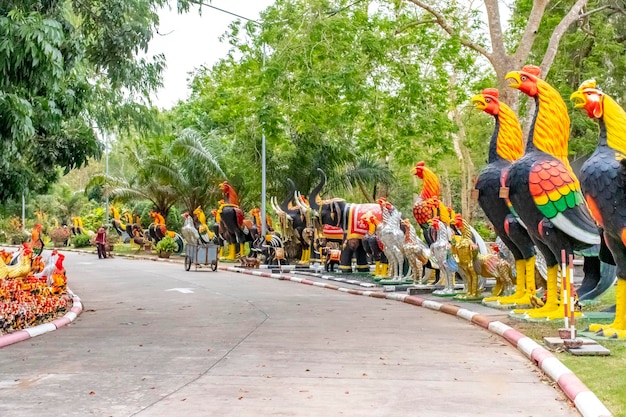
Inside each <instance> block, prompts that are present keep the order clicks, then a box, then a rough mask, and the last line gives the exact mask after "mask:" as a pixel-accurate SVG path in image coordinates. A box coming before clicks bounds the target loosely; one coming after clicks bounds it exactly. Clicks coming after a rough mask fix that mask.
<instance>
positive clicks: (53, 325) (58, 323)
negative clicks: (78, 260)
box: [0, 288, 83, 348]
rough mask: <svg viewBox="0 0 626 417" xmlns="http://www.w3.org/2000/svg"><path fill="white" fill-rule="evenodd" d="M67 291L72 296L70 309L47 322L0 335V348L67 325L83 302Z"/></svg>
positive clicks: (79, 309)
mask: <svg viewBox="0 0 626 417" xmlns="http://www.w3.org/2000/svg"><path fill="white" fill-rule="evenodd" d="M67 292H68V294H70V295H71V296H72V308H71V309H70V311H68V312H67V313H65V315H64V316H63V317H59V318H58V319H55V320H52V321H51V322H49V323H44V324H40V325H39V326H34V327H29V328H27V329H23V330H19V331H17V332H13V333H9V334H6V335H4V336H0V348H3V347H5V346H8V345H12V344H13V343H17V342H21V341H23V340H26V339H30V338H32V337H35V336H39V335H42V334H44V333H48V332H52V331H55V330H56V329H58V328H59V327H63V326H67V325H68V324H70V323H71V322H73V321H74V320H76V317H78V316H79V315H80V313H82V311H83V304H82V303H81V301H80V298H78V296H77V295H76V294H74V293H73V292H72V291H71V290H70V289H69V288H68V289H67Z"/></svg>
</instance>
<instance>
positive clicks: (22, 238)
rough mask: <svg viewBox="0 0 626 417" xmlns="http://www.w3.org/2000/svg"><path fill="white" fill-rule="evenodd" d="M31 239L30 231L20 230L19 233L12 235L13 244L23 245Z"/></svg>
mask: <svg viewBox="0 0 626 417" xmlns="http://www.w3.org/2000/svg"><path fill="white" fill-rule="evenodd" d="M29 239H30V233H26V232H18V233H15V234H13V235H11V244H12V245H21V244H22V243H24V242H28V240H29Z"/></svg>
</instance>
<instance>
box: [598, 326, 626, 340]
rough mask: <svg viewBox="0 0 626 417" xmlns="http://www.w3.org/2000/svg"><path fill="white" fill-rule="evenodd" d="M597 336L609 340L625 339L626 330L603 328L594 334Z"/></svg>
mask: <svg viewBox="0 0 626 417" xmlns="http://www.w3.org/2000/svg"><path fill="white" fill-rule="evenodd" d="M596 334H597V335H598V336H604V337H609V338H611V339H626V330H624V329H616V328H614V327H610V328H605V329H602V330H600V331H599V332H598V333H596Z"/></svg>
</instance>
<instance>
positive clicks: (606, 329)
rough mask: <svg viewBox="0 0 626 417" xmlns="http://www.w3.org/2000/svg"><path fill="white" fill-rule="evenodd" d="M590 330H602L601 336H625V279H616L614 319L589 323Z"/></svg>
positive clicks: (620, 337)
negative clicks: (606, 322)
mask: <svg viewBox="0 0 626 417" xmlns="http://www.w3.org/2000/svg"><path fill="white" fill-rule="evenodd" d="M589 331H591V332H602V336H606V337H617V338H619V339H622V338H626V280H624V279H619V278H618V280H617V289H616V291H615V319H614V320H613V323H611V324H591V325H590V326H589Z"/></svg>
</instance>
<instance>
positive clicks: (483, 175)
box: [471, 88, 536, 305]
mask: <svg viewBox="0 0 626 417" xmlns="http://www.w3.org/2000/svg"><path fill="white" fill-rule="evenodd" d="M498 96H499V92H498V90H497V89H495V88H487V89H485V90H483V91H482V93H481V94H477V95H475V96H474V97H472V98H471V102H472V103H473V104H474V107H475V108H476V109H478V110H482V111H484V112H485V113H487V114H490V115H492V116H493V117H494V119H495V128H494V131H493V135H492V136H491V141H490V142H489V159H488V164H487V166H486V167H485V168H483V170H482V171H481V172H480V174H479V175H478V178H477V179H476V185H475V188H476V190H478V205H479V206H480V208H481V209H482V210H483V211H484V212H485V215H486V216H487V218H488V219H489V221H490V222H491V223H492V224H493V228H494V230H495V232H496V235H497V236H498V237H499V238H500V239H501V240H502V242H503V243H504V244H505V245H506V247H507V248H508V249H509V250H510V251H511V253H512V254H513V257H514V258H515V273H516V286H515V293H514V294H512V295H510V296H507V297H488V298H485V299H484V300H483V301H484V302H497V303H498V304H502V305H530V304H531V300H532V299H533V297H534V296H535V291H536V288H535V258H536V256H535V255H536V252H535V244H534V243H533V241H532V240H531V238H530V236H528V232H527V231H526V229H525V228H524V227H523V226H522V225H521V224H520V223H519V221H518V220H517V218H516V217H515V216H513V214H512V213H511V211H510V210H509V206H508V204H507V202H506V200H505V199H502V198H500V185H501V181H502V178H503V175H505V173H506V171H507V170H508V169H509V167H510V166H511V163H512V162H513V161H516V160H518V159H519V158H521V157H522V155H523V154H524V140H523V135H522V129H521V127H520V124H519V121H518V120H517V116H516V115H515V113H514V112H513V110H512V109H511V108H510V107H509V106H507V105H506V104H504V103H501V102H500V101H499V100H498Z"/></svg>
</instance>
